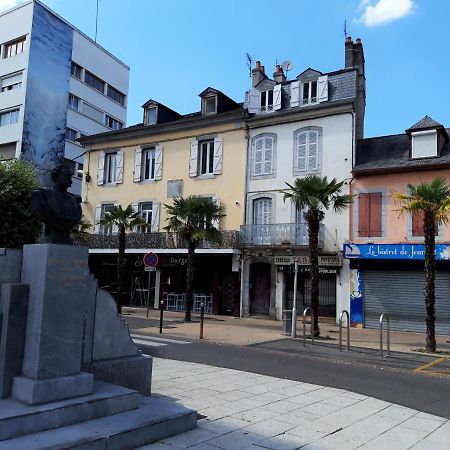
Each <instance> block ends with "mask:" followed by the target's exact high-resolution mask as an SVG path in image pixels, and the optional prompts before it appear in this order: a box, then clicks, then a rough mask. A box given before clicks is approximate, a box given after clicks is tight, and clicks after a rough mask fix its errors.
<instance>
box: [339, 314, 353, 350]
mask: <svg viewBox="0 0 450 450" xmlns="http://www.w3.org/2000/svg"><path fill="white" fill-rule="evenodd" d="M344 314H345V315H346V316H347V350H350V314H349V313H348V311H347V310H346V309H344V310H343V311H342V312H341V314H340V315H339V350H340V351H341V352H342V318H343V315H344Z"/></svg>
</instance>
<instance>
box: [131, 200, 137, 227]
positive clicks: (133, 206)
mask: <svg viewBox="0 0 450 450" xmlns="http://www.w3.org/2000/svg"><path fill="white" fill-rule="evenodd" d="M131 207H132V208H133V212H134V213H137V212H139V203H132V204H131ZM136 217H137V216H136ZM137 228H138V227H134V228H133V233H136V232H137V231H138V229H137Z"/></svg>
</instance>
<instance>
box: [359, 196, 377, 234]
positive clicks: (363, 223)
mask: <svg viewBox="0 0 450 450" xmlns="http://www.w3.org/2000/svg"><path fill="white" fill-rule="evenodd" d="M382 199H383V194H382V193H381V192H371V193H360V194H358V237H382V236H383V225H382Z"/></svg>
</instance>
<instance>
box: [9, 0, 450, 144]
mask: <svg viewBox="0 0 450 450" xmlns="http://www.w3.org/2000/svg"><path fill="white" fill-rule="evenodd" d="M44 1H45V3H46V4H48V5H49V6H50V7H51V8H52V9H54V10H55V11H56V12H57V13H59V14H60V15H62V16H63V17H64V18H66V19H67V20H68V21H69V22H71V23H72V24H73V25H75V26H76V27H77V28H79V29H80V30H81V31H83V32H85V33H86V34H88V35H89V36H91V37H93V36H94V31H95V9H96V0H44ZM2 3H3V4H6V3H9V4H11V3H17V0H0V7H1V6H2ZM99 11H100V12H99V24H98V27H99V28H98V30H99V31H98V42H99V43H100V44H101V45H103V46H104V47H105V48H107V49H108V50H110V51H111V52H112V53H114V54H115V55H116V56H118V57H119V58H120V59H122V60H123V61H124V62H125V63H126V64H128V65H129V66H130V67H131V73H130V91H129V101H128V124H129V125H131V124H134V123H137V122H140V121H141V120H142V110H141V105H142V104H143V103H144V102H145V101H146V100H147V99H149V98H153V99H155V100H157V101H160V102H162V103H164V104H166V105H167V106H169V107H171V108H172V109H175V110H176V111H178V112H180V113H188V112H192V111H196V110H198V109H199V107H200V99H199V97H198V94H199V93H200V92H201V91H202V90H203V89H205V88H206V87H208V86H212V87H215V88H217V89H219V90H221V91H223V92H225V93H226V94H227V95H229V96H230V97H232V98H233V99H235V100H236V101H243V98H244V92H245V91H246V90H247V89H248V88H249V85H250V79H249V73H248V68H247V66H246V60H245V54H246V52H249V53H250V54H251V55H252V56H253V57H254V59H255V60H261V62H262V64H263V65H265V67H266V72H267V73H269V75H271V74H272V73H273V69H274V66H275V62H276V61H278V62H282V61H284V60H286V59H289V60H291V61H292V62H293V63H294V69H293V70H292V71H291V72H290V73H289V77H290V78H293V77H295V76H297V75H298V74H299V73H300V72H302V71H303V70H304V69H306V68H307V67H309V66H311V67H313V68H316V69H318V70H320V71H322V72H327V71H332V70H336V69H340V68H342V67H344V31H343V28H344V27H343V25H344V20H347V30H348V34H349V35H350V36H352V38H353V39H356V38H357V37H360V38H361V39H362V42H363V45H364V51H365V57H366V78H367V108H366V127H365V135H366V136H367V137H369V136H376V135H384V134H393V133H401V132H403V131H404V130H405V129H406V128H408V127H409V126H410V125H412V124H413V123H415V122H416V121H417V120H419V119H420V118H421V117H422V116H424V115H425V114H428V115H430V116H431V117H433V118H434V119H436V120H437V121H439V122H441V123H443V124H444V125H447V126H450V117H448V113H447V111H446V108H448V105H450V89H448V80H449V79H450V57H449V55H450V39H449V37H448V31H447V30H448V28H449V24H450V1H448V0H315V1H313V2H311V1H309V0H285V1H284V2H282V3H279V2H278V3H277V2H273V1H269V0H245V1H244V0H209V1H207V0H128V1H123V0H100V3H99Z"/></svg>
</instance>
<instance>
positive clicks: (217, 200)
mask: <svg viewBox="0 0 450 450" xmlns="http://www.w3.org/2000/svg"><path fill="white" fill-rule="evenodd" d="M212 201H213V202H214V203H215V204H216V205H217V206H220V198H219V197H217V196H216V195H213V196H212ZM211 225H212V226H213V227H214V228H215V229H216V230H219V229H220V220H219V219H217V220H213V221H212V222H211Z"/></svg>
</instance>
